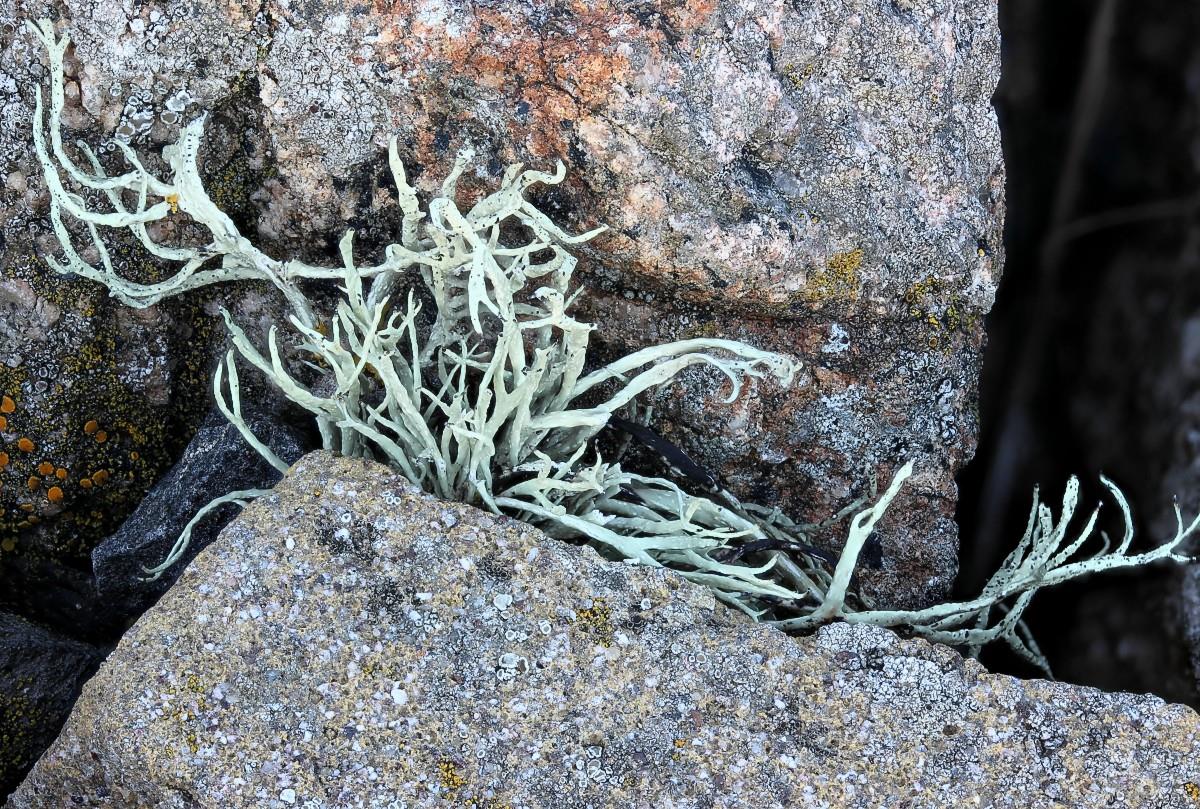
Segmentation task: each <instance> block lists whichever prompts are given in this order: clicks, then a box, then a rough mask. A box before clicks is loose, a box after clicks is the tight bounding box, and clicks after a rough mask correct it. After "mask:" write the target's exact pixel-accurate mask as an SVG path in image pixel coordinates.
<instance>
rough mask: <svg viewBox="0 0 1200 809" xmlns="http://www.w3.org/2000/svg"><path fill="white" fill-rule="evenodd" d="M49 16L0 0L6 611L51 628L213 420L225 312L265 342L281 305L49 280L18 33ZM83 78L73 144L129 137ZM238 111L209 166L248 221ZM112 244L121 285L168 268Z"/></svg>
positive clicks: (248, 174) (43, 204)
mask: <svg viewBox="0 0 1200 809" xmlns="http://www.w3.org/2000/svg"><path fill="white" fill-rule="evenodd" d="M118 8H119V6H113V7H111V8H110V7H105V8H104V9H103V11H102V12H101V11H98V13H96V14H94V15H93V14H90V13H81V16H82V17H84V18H89V20H90V21H89V23H88V24H87V25H81V26H79V31H80V33H81V35H83V36H84V38H85V39H86V36H87V31H88V30H94V29H93V28H89V27H88V26H96V25H101V24H102V23H103V20H104V19H106V18H107V16H108V15H110V14H111V12H112V10H114V9H118ZM49 11H50V9H49V8H48V6H47V4H44V3H41V4H39V3H14V2H10V1H9V0H0V608H4V609H9V610H12V611H14V612H17V613H20V614H22V615H25V616H26V617H29V618H31V619H33V620H35V621H40V622H46V623H52V622H57V621H58V618H59V617H60V615H61V614H63V613H64V612H65V613H70V612H71V611H72V610H74V609H75V606H76V605H77V604H79V603H81V598H83V599H84V600H86V598H85V596H84V595H81V594H83V593H84V590H85V589H86V585H87V581H88V579H90V558H89V557H90V553H91V551H92V549H93V547H94V545H95V543H96V542H98V541H99V540H100V539H102V538H104V537H106V536H109V535H111V534H112V533H113V532H114V531H115V530H116V529H117V527H118V526H119V525H120V524H121V522H122V520H123V519H124V518H125V517H126V516H127V515H128V514H129V513H130V512H131V511H132V510H133V508H134V507H135V506H136V505H137V504H138V502H139V501H140V500H141V498H142V497H143V495H144V494H145V493H146V491H147V489H148V488H149V487H150V486H151V485H152V484H153V483H154V481H155V480H156V479H157V478H158V477H159V476H160V475H161V474H162V473H163V472H164V471H166V470H167V469H168V468H169V467H170V466H171V465H172V464H173V463H174V462H175V460H176V459H177V458H178V455H179V453H180V452H181V451H182V450H183V448H184V446H185V445H186V444H187V441H188V439H189V437H190V435H191V433H192V432H193V431H194V430H195V428H196V425H197V424H198V423H199V421H200V420H202V419H203V417H204V414H205V413H206V412H207V411H208V409H209V407H210V402H209V395H208V390H209V389H210V377H209V368H210V366H211V360H212V358H213V354H214V353H215V350H216V348H217V347H218V346H217V345H214V344H219V343H220V341H221V340H222V339H223V335H224V327H223V326H222V325H221V318H220V315H219V313H218V311H217V308H216V304H218V303H224V304H226V305H229V306H230V307H231V308H232V309H233V310H234V311H235V312H236V313H237V314H238V317H239V320H241V321H243V322H246V323H248V324H249V325H250V326H251V328H253V329H255V330H258V328H259V321H260V320H261V319H263V318H266V319H274V318H275V316H276V314H277V312H276V310H277V309H278V305H277V304H275V303H274V300H275V298H274V296H273V295H269V294H268V295H263V294H262V289H261V288H257V287H243V288H240V289H238V290H237V294H236V296H234V295H225V294H223V293H222V292H221V291H220V290H212V291H210V292H209V293H208V294H200V295H196V296H192V297H191V298H189V299H188V300H178V301H169V302H167V303H165V304H163V305H160V306H156V307H152V308H149V309H145V310H133V309H130V308H127V307H125V306H122V305H120V304H119V303H117V302H116V301H114V300H112V299H110V298H108V296H107V291H106V290H104V289H102V288H101V287H100V286H98V285H96V284H93V283H91V282H87V281H84V280H81V279H78V278H63V277H60V276H57V275H55V274H54V273H52V272H50V271H49V270H48V268H47V266H46V265H45V263H44V262H43V261H42V259H41V258H40V257H39V256H40V255H41V254H44V253H47V252H53V251H54V249H55V245H56V241H55V239H54V237H53V234H52V232H51V226H50V222H49V219H48V215H47V214H48V211H47V200H48V195H47V194H46V193H45V188H44V182H43V181H42V177H41V169H40V167H39V166H38V165H37V162H36V159H35V157H34V152H33V148H32V143H31V123H30V121H31V118H32V113H33V106H32V104H33V98H34V88H35V87H38V86H44V85H45V83H46V79H47V77H46V70H45V65H44V63H43V61H42V54H41V53H40V51H39V48H38V47H36V46H35V45H34V43H33V40H32V38H31V37H30V36H29V35H28V34H27V33H26V32H25V31H24V30H23V29H22V28H21V27H20V24H21V22H22V21H23V20H25V19H29V18H36V17H38V16H43V15H45V14H47V13H48V12H49ZM82 71H83V68H82V67H81V66H80V65H79V63H78V62H76V61H74V60H73V59H72V60H70V65H69V67H68V72H69V73H70V74H71V77H70V79H69V80H68V86H67V90H66V93H67V96H68V98H69V99H70V102H69V104H68V107H69V109H68V114H67V116H66V120H67V122H68V124H69V125H70V126H71V127H73V129H71V130H68V131H67V132H66V133H65V138H66V139H67V140H68V141H71V140H73V139H74V138H76V137H82V138H85V139H88V140H90V141H91V142H92V143H93V144H94V145H97V146H98V145H99V144H101V143H102V142H103V141H104V139H105V138H106V137H108V136H111V135H112V134H113V132H114V131H115V128H119V127H118V123H116V122H108V121H103V120H98V119H94V118H92V117H91V116H90V115H89V114H87V113H86V112H85V111H84V110H83V109H82V107H80V106H79V89H80V86H81V83H82V85H83V86H88V87H89V88H90V87H92V86H94V85H89V82H88V80H87V79H86V78H84V76H83V75H82V73H81V72H82ZM143 75H144V76H146V75H148V74H145V73H144V71H143ZM110 98H111V96H110ZM228 109H229V107H228V106H227V107H224V108H221V109H219V110H217V111H216V114H215V115H214V117H213V119H212V121H213V123H214V124H215V126H213V127H211V129H210V140H209V144H210V148H211V149H212V150H213V151H212V152H211V154H210V156H209V160H208V164H207V170H208V178H209V180H210V184H211V185H212V186H213V188H214V190H215V191H218V192H223V195H221V196H222V203H223V204H225V205H226V206H227V207H228V208H229V210H230V211H231V213H232V214H233V215H234V216H240V215H241V214H240V213H239V200H240V199H241V197H239V193H241V194H248V193H249V192H248V191H247V190H246V186H247V185H249V186H251V187H252V188H253V187H257V181H256V180H254V179H253V178H254V177H255V176H256V175H254V173H253V171H251V170H248V169H247V170H242V167H243V164H244V162H245V159H244V156H243V155H242V150H241V142H240V134H238V135H231V134H230V132H237V133H240V131H241V129H242V127H240V126H238V125H236V122H237V120H238V119H237V118H236V116H235V115H232V113H229V112H228ZM133 112H136V110H133V108H132V107H131V114H133ZM139 120H140V118H139ZM143 134H144V133H143ZM137 145H139V146H143V145H144V143H143V142H142V141H138V142H137ZM234 153H237V154H238V155H239V157H241V158H242V159H241V160H240V161H239V160H233V159H232V158H230V155H232V154H234ZM226 161H230V163H227V162H226ZM231 164H232V165H235V166H237V167H239V168H238V169H237V170H236V171H235V170H234V169H233V168H230V165H231ZM219 195H220V194H219ZM181 230H182V231H186V228H183V229H181ZM164 235H166V236H168V237H172V236H174V235H176V234H173V233H166V234H164ZM85 238H86V237H85ZM85 243H86V242H80V241H78V240H77V241H76V246H77V247H81V248H82V247H83V246H84V244H85ZM108 247H109V251H110V256H111V258H112V260H113V261H114V263H115V266H116V267H117V268H118V269H119V271H120V272H122V273H123V274H126V275H128V276H130V277H134V278H137V279H139V280H143V281H146V280H151V279H154V278H156V277H158V276H157V274H158V273H160V272H161V269H160V268H157V267H156V266H155V264H154V261H153V260H152V259H151V258H150V257H149V256H148V255H147V254H146V253H145V252H144V251H141V250H140V248H139V247H138V246H137V245H136V244H134V243H133V240H132V239H130V238H122V237H116V238H110V239H109V240H108ZM77 629H78V630H83V629H84V627H83V626H80V625H72V626H69V627H68V628H66V629H65V630H64V631H66V632H68V633H71V632H73V631H74V630H77Z"/></svg>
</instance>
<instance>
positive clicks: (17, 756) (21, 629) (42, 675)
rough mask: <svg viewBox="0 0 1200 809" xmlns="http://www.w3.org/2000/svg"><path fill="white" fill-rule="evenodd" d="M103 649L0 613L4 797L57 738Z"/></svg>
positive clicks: (0, 792)
mask: <svg viewBox="0 0 1200 809" xmlns="http://www.w3.org/2000/svg"><path fill="white" fill-rule="evenodd" d="M100 659H101V654H100V650H98V649H96V648H95V647H93V646H89V645H87V644H85V643H78V642H76V641H73V640H70V639H68V638H64V637H62V636H60V635H56V634H55V633H53V632H50V631H48V630H46V629H44V628H43V627H40V626H35V625H34V624H31V623H29V622H28V621H26V620H25V619H23V618H20V617H19V616H16V615H12V614H10V613H7V612H0V800H2V799H3V798H4V797H5V796H7V795H8V793H9V792H10V791H12V789H13V788H14V787H15V786H17V784H19V783H20V782H21V779H22V778H23V777H24V775H25V773H26V772H27V771H28V769H29V767H30V766H32V765H33V763H34V762H35V761H37V759H38V756H40V755H41V754H42V752H43V751H44V750H45V749H46V748H47V747H48V746H49V745H50V742H52V741H54V737H55V736H57V735H58V731H59V728H61V727H62V724H63V722H65V721H66V720H67V716H68V715H69V714H70V713H71V708H72V706H73V705H74V704H75V698H76V697H77V696H79V689H80V688H82V687H83V684H84V682H85V681H86V680H87V678H88V677H90V676H91V675H92V673H93V672H94V671H95V670H96V666H98V665H99V664H100Z"/></svg>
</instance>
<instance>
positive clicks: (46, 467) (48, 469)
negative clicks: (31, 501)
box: [37, 461, 54, 477]
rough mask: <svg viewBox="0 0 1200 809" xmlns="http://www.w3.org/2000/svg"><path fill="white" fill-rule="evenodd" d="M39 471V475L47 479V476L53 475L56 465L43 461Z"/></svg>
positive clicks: (39, 465)
mask: <svg viewBox="0 0 1200 809" xmlns="http://www.w3.org/2000/svg"><path fill="white" fill-rule="evenodd" d="M37 470H38V474H39V475H41V476H42V477H45V476H46V475H53V474H54V464H52V463H50V462H49V461H42V462H41V463H40V464H38V468H37Z"/></svg>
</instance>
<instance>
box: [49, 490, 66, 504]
mask: <svg viewBox="0 0 1200 809" xmlns="http://www.w3.org/2000/svg"><path fill="white" fill-rule="evenodd" d="M46 499H47V500H49V501H50V502H51V503H61V502H62V499H63V490H62V488H61V487H59V486H51V487H50V490H49V491H47V492H46Z"/></svg>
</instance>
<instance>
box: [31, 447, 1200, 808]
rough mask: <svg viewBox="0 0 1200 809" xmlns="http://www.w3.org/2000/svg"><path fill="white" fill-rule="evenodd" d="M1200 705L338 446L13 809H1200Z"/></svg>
mask: <svg viewBox="0 0 1200 809" xmlns="http://www.w3.org/2000/svg"><path fill="white" fill-rule="evenodd" d="M1198 748H1200V717H1198V716H1197V715H1196V714H1195V713H1194V712H1192V711H1191V710H1190V709H1188V708H1185V707H1182V706H1177V705H1167V704H1165V703H1164V702H1162V701H1161V700H1159V699H1157V698H1155V697H1142V696H1133V695H1129V694H1105V693H1102V692H1099V691H1096V690H1093V689H1088V688H1078V687H1073V686H1069V685H1065V684H1060V683H1049V682H1038V681H1031V682H1022V681H1019V680H1016V679H1013V678H1011V677H1007V676H996V675H989V674H987V673H986V672H985V671H984V670H983V669H982V668H981V667H980V666H979V665H978V664H976V663H974V662H972V661H964V660H963V659H962V658H961V657H959V655H957V654H956V653H955V652H954V651H952V650H950V649H948V648H945V647H936V646H932V645H929V644H927V643H924V642H915V641H902V640H900V639H898V638H897V637H896V636H895V635H893V634H891V633H890V632H887V631H885V630H881V629H875V628H870V627H853V626H850V625H845V624H840V625H835V626H830V627H826V628H825V629H824V630H822V631H821V632H820V633H819V634H818V635H816V636H815V637H811V638H800V639H792V638H787V637H785V636H783V635H781V634H779V633H778V632H777V631H776V630H774V629H771V628H769V627H766V626H762V625H757V624H753V623H751V622H750V621H749V620H747V619H746V618H745V617H744V616H742V615H741V614H739V613H735V612H733V611H731V610H729V609H726V608H724V607H722V606H720V605H719V604H717V603H716V602H715V601H714V599H713V598H712V596H711V594H710V593H709V591H707V590H705V589H703V588H700V587H696V586H693V585H690V584H687V583H686V582H684V581H682V580H681V579H679V578H678V577H677V576H676V575H675V574H672V573H668V572H666V571H663V570H652V569H646V568H637V567H630V566H627V565H623V564H619V563H611V562H605V561H602V560H601V559H599V558H598V557H597V555H596V554H595V553H594V552H593V551H591V550H590V549H580V548H575V547H572V546H570V545H568V544H565V543H562V542H556V541H553V540H549V539H547V538H545V537H544V536H543V535H541V534H539V533H538V532H537V531H535V530H533V529H531V528H530V527H528V526H526V525H523V524H521V523H517V522H515V521H512V520H509V519H506V518H495V517H492V516H490V515H486V514H484V513H482V512H479V511H476V510H473V509H470V508H468V507H465V506H461V505H457V504H450V503H444V502H440V501H436V500H434V499H432V498H430V497H428V496H426V495H424V494H421V493H419V492H416V491H414V490H413V489H412V488H411V487H410V486H409V485H408V484H407V483H406V482H405V481H404V480H403V479H402V478H400V477H398V476H397V475H395V474H394V473H392V472H390V471H389V470H387V469H385V468H383V467H381V466H378V465H375V464H371V463H368V462H363V461H354V460H347V459H337V458H334V457H332V456H330V455H327V454H325V453H314V454H311V455H308V456H306V457H305V458H304V459H302V460H301V461H300V462H299V463H298V464H297V465H296V466H295V467H293V469H292V470H291V472H290V473H289V474H288V476H287V477H285V479H284V481H283V482H282V483H281V484H280V485H279V486H278V487H277V488H276V490H275V492H274V493H273V494H271V495H269V496H267V497H265V498H263V499H261V500H258V501H256V502H255V503H253V504H252V505H250V506H249V507H248V508H247V509H246V510H245V511H244V512H243V513H242V514H241V515H240V516H239V517H238V518H237V519H236V520H235V521H234V522H233V523H232V524H231V525H230V526H229V527H228V528H226V529H225V531H224V532H223V533H222V535H221V537H220V538H219V539H218V540H217V541H216V542H215V543H213V544H212V545H210V546H209V547H208V548H207V549H206V550H205V551H203V552H202V553H201V554H200V555H199V556H198V557H197V558H196V559H195V560H194V561H193V563H192V564H191V566H190V567H189V568H188V569H187V570H186V571H185V573H184V574H183V576H182V577H181V578H180V579H179V581H178V583H177V584H176V585H175V587H173V588H172V589H171V590H170V591H169V592H168V593H167V594H166V595H165V596H164V597H163V599H162V600H161V601H160V602H159V603H158V604H157V605H156V606H155V607H154V608H153V609H151V610H150V611H149V612H147V613H146V614H145V615H144V616H143V617H142V619H141V620H140V621H139V622H138V623H137V624H136V625H135V626H134V627H133V628H132V629H131V630H130V631H129V633H127V634H126V635H125V637H124V638H123V639H122V641H121V643H120V645H119V647H118V648H117V650H116V651H115V652H114V653H113V654H112V655H111V656H110V657H109V659H108V660H107V661H106V662H105V663H104V665H103V666H102V667H101V670H100V672H99V673H98V674H97V675H96V677H95V678H93V679H92V680H91V681H90V682H89V683H88V684H87V686H86V687H85V689H84V693H83V695H82V696H81V698H80V700H79V702H78V704H77V706H76V709H75V712H74V713H73V714H72V716H71V718H70V719H69V720H68V723H67V725H66V727H65V728H64V731H63V733H62V734H61V736H60V737H59V738H58V740H57V741H56V742H55V743H54V745H53V746H52V747H51V748H50V750H49V751H48V752H47V754H46V755H45V756H44V757H43V758H42V759H41V760H40V761H39V762H38V764H37V765H36V766H35V768H34V770H33V771H32V773H31V774H30V776H29V778H28V779H27V780H26V781H25V783H24V784H22V786H21V787H20V788H19V789H18V790H17V791H16V792H15V793H14V794H13V797H12V799H11V801H10V803H9V804H8V805H9V807H10V809H32V807H47V809H51V808H52V809H60V807H62V806H71V805H84V806H112V807H123V809H132V808H133V807H147V808H149V807H155V809H159V808H161V807H185V806H186V807H191V808H192V809H200V808H201V807H222V808H223V809H225V808H230V809H232V808H235V807H256V808H258V807H274V808H276V809H278V807H289V806H303V807H310V809H315V808H316V807H346V806H372V807H384V806H397V805H400V806H413V807H416V806H448V805H453V806H476V807H479V806H488V807H502V806H511V807H537V806H568V805H569V806H578V807H606V806H636V807H643V806H644V807H651V806H654V807H659V806H674V807H701V806H705V807H714V806H719V807H734V806H755V807H771V806H779V807H782V806H790V807H800V806H805V807H807V806H813V807H815V806H838V807H883V806H894V807H900V806H905V807H910V808H916V807H939V808H940V807H946V806H978V805H982V806H992V807H1021V809H1028V808H1030V807H1052V806H1053V807H1059V806H1079V807H1095V806H1112V807H1130V808H1131V809H1132V808H1133V807H1147V806H1161V807H1187V806H1193V805H1195V804H1194V801H1195V797H1194V796H1195V795H1196V794H1198V793H1200V785H1198V784H1200V758H1198V757H1197V756H1196V750H1197V749H1198Z"/></svg>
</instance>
